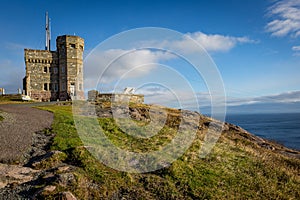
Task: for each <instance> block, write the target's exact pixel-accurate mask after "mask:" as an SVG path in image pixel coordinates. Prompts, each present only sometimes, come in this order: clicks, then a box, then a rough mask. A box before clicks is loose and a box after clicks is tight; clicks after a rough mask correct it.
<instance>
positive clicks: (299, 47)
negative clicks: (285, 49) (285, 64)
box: [292, 46, 300, 51]
mask: <svg viewBox="0 0 300 200" xmlns="http://www.w3.org/2000/svg"><path fill="white" fill-rule="evenodd" d="M292 49H293V51H300V46H293V48H292Z"/></svg>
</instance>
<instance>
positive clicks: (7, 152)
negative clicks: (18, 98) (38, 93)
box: [0, 104, 53, 163]
mask: <svg viewBox="0 0 300 200" xmlns="http://www.w3.org/2000/svg"><path fill="white" fill-rule="evenodd" d="M31 106H32V105H30V104H28V105H24V104H23V105H8V104H7V105H0V115H1V116H3V117H4V120H3V121H0V162H2V163H12V162H13V163H16V162H19V159H20V158H21V156H22V155H23V154H24V153H25V152H26V151H27V150H28V149H29V148H30V147H31V145H32V142H33V139H32V138H33V134H34V133H36V132H38V131H41V130H43V129H47V128H50V127H51V124H52V121H53V114H52V113H50V112H47V111H43V110H39V109H35V108H32V107H31Z"/></svg>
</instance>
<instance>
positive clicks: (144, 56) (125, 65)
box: [84, 32, 257, 88]
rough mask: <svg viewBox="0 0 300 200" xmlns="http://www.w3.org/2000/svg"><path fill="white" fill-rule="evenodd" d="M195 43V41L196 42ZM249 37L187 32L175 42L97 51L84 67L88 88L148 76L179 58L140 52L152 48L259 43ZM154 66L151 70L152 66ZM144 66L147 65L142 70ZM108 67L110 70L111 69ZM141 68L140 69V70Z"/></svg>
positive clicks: (194, 49) (213, 48) (191, 49)
mask: <svg viewBox="0 0 300 200" xmlns="http://www.w3.org/2000/svg"><path fill="white" fill-rule="evenodd" d="M195 41H196V42H195ZM256 42H257V41H254V40H251V39H249V38H247V37H233V36H223V35H219V34H205V33H203V32H194V33H186V34H184V35H183V37H182V38H180V39H176V40H164V39H161V40H151V41H140V42H137V44H135V48H136V49H110V50H106V51H100V50H97V49H96V50H95V51H93V52H92V54H90V55H89V56H88V57H87V59H86V61H85V63H84V65H85V72H84V73H85V86H86V88H92V87H95V84H96V83H97V80H98V79H99V76H100V75H101V73H103V71H104V70H105V69H106V71H105V73H104V75H103V76H102V77H101V82H102V83H109V82H111V81H113V80H116V79H117V78H120V77H121V76H123V75H124V74H126V73H130V74H126V75H127V78H135V77H139V76H143V75H147V74H148V73H149V72H151V71H152V70H153V69H154V68H155V67H156V66H157V65H156V64H159V63H161V61H165V60H170V59H174V58H176V57H177V56H175V55H173V54H171V53H168V52H167V51H163V50H162V51H154V50H153V49H143V48H142V49H139V48H141V47H145V46H149V47H156V48H161V49H166V50H170V51H173V52H174V53H179V54H180V53H183V52H184V53H186V54H193V53H198V52H199V49H200V51H201V48H199V44H200V45H201V46H202V47H203V48H204V49H205V50H207V51H209V52H226V51H229V50H230V49H232V48H234V47H235V46H236V45H238V44H244V43H256ZM151 63H152V67H149V64H151ZM143 65H148V66H147V67H143ZM108 66H109V67H108ZM137 67H138V68H137Z"/></svg>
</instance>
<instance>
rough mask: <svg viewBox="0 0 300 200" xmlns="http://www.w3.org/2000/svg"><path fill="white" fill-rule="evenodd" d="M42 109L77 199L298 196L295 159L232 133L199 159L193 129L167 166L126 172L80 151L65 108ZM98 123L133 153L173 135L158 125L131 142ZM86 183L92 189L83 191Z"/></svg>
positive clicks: (156, 146)
mask: <svg viewBox="0 0 300 200" xmlns="http://www.w3.org/2000/svg"><path fill="white" fill-rule="evenodd" d="M131 106H134V105H131ZM43 109H46V110H48V111H51V112H53V113H54V115H55V117H54V122H53V125H52V132H53V133H55V134H56V136H55V138H54V140H53V144H52V146H51V149H52V150H60V151H63V152H64V153H65V154H66V155H67V156H66V160H65V162H68V163H69V164H72V165H75V166H77V167H78V169H77V171H76V177H77V186H72V187H70V188H67V189H68V190H70V191H72V192H73V193H74V194H75V195H76V196H77V197H78V198H79V199H86V198H87V197H92V198H95V199H106V198H120V197H121V196H123V197H125V198H128V199H299V198H300V192H299V191H300V178H299V174H300V173H299V172H300V170H299V166H300V161H299V159H294V158H289V157H286V156H283V155H279V154H276V153H273V152H271V151H268V150H265V149H262V148H258V147H257V146H256V145H254V144H253V143H249V142H248V141H246V140H245V139H243V138H241V137H238V136H237V134H236V133H234V132H228V133H226V134H223V135H222V136H221V138H220V139H219V141H218V143H217V144H216V146H215V147H214V149H213V151H212V152H211V154H210V155H209V156H207V157H206V158H205V159H200V158H199V157H198V154H199V148H200V146H201V144H202V138H203V135H204V133H205V132H201V131H199V132H198V134H197V138H196V139H195V141H194V142H193V145H192V146H191V147H190V148H189V149H188V151H187V152H186V153H185V154H184V155H183V156H181V157H180V158H179V159H178V160H176V161H175V162H174V163H172V165H171V166H169V167H167V168H164V169H161V170H158V171H155V172H152V173H144V174H132V173H126V172H120V171H116V170H114V169H111V168H109V167H107V166H105V165H104V164H102V163H100V162H99V161H97V160H96V159H95V158H94V157H93V156H92V155H91V154H90V153H89V152H88V151H87V150H86V149H85V147H84V146H83V143H82V142H81V140H80V138H79V136H78V134H77V131H76V128H75V125H74V120H73V117H72V112H71V109H72V108H71V107H70V106H48V107H43ZM98 121H99V124H100V125H101V126H102V128H103V130H104V133H105V134H106V136H107V137H108V138H109V139H110V140H111V141H112V142H113V143H114V144H115V145H117V146H118V147H120V148H123V149H126V150H130V151H135V152H147V151H153V150H157V149H159V148H160V146H163V145H165V144H167V143H168V142H169V141H170V140H171V139H172V138H173V137H174V135H175V134H176V129H174V128H172V127H164V128H163V129H162V130H161V131H160V132H159V133H158V134H157V135H156V136H154V137H152V138H150V139H137V138H135V137H133V136H129V135H127V134H125V133H124V132H122V130H121V129H120V128H119V127H117V126H116V124H115V122H114V120H113V119H109V118H104V119H98ZM204 131H205V130H204ZM87 183H94V184H96V185H97V187H96V188H90V187H86V185H88V184H87ZM65 189H66V188H62V190H65Z"/></svg>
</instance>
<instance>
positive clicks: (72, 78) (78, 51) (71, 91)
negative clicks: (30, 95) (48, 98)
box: [56, 35, 84, 100]
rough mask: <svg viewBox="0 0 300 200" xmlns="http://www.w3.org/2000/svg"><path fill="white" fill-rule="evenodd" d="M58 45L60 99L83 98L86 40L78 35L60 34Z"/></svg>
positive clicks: (57, 40)
mask: <svg viewBox="0 0 300 200" xmlns="http://www.w3.org/2000/svg"><path fill="white" fill-rule="evenodd" d="M56 46H57V55H58V61H59V64H58V66H59V73H58V79H59V86H60V87H59V99H60V100H67V99H69V98H72V99H83V98H84V91H83V50H84V40H83V39H82V38H80V37H78V36H70V35H63V36H58V37H57V39H56Z"/></svg>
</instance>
